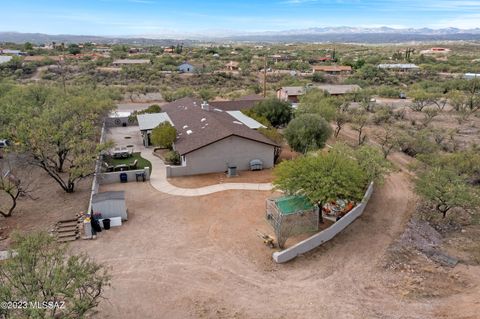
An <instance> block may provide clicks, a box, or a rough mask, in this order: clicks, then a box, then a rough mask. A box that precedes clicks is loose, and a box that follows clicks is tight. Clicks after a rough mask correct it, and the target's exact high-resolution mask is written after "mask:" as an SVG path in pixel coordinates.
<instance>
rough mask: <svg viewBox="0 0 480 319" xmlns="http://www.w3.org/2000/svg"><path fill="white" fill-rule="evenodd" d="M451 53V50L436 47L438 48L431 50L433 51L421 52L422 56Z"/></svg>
mask: <svg viewBox="0 0 480 319" xmlns="http://www.w3.org/2000/svg"><path fill="white" fill-rule="evenodd" d="M449 52H450V49H448V48H439V47H436V48H431V49H428V50H422V51H420V54H444V53H449Z"/></svg>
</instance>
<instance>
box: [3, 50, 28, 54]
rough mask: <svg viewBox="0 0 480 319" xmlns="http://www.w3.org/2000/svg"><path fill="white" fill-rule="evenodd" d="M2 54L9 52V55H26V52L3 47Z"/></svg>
mask: <svg viewBox="0 0 480 319" xmlns="http://www.w3.org/2000/svg"><path fill="white" fill-rule="evenodd" d="M0 54H7V55H25V52H22V51H20V50H10V49H2V50H0Z"/></svg>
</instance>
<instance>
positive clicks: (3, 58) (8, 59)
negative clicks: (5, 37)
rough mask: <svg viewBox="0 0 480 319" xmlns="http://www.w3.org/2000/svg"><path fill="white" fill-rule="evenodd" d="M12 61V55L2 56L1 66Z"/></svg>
mask: <svg viewBox="0 0 480 319" xmlns="http://www.w3.org/2000/svg"><path fill="white" fill-rule="evenodd" d="M12 59H13V58H12V57H11V56H10V55H0V64H3V63H7V62H10V61H11V60H12Z"/></svg>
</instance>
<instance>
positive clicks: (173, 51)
mask: <svg viewBox="0 0 480 319" xmlns="http://www.w3.org/2000/svg"><path fill="white" fill-rule="evenodd" d="M163 53H175V49H174V48H165V49H163Z"/></svg>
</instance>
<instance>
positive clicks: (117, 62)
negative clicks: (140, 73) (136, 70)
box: [112, 59, 151, 66]
mask: <svg viewBox="0 0 480 319" xmlns="http://www.w3.org/2000/svg"><path fill="white" fill-rule="evenodd" d="M150 63H151V62H150V60H147V59H120V60H115V61H113V63H112V64H113V65H114V66H124V65H139V64H150Z"/></svg>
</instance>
